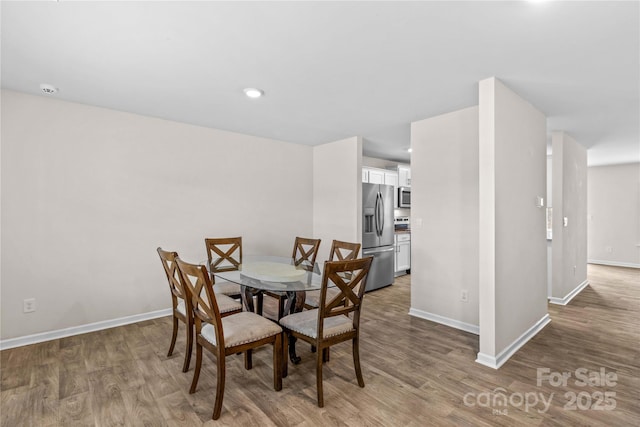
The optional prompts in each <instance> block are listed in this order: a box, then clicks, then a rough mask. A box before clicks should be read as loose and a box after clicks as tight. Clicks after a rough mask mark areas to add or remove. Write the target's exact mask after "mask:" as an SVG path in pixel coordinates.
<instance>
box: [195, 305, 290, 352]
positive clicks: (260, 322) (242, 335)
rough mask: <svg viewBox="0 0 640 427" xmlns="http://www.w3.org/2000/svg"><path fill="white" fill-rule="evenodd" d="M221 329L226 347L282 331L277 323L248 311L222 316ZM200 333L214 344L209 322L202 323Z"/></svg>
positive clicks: (214, 335) (212, 330) (213, 332)
mask: <svg viewBox="0 0 640 427" xmlns="http://www.w3.org/2000/svg"><path fill="white" fill-rule="evenodd" d="M222 330H223V331H224V346H225V347H227V348H228V347H234V346H237V345H240V344H245V343H249V342H254V341H258V340H261V339H263V338H267V337H271V336H273V335H277V334H279V333H281V332H282V328H281V327H280V326H279V325H278V324H277V323H274V322H272V321H271V320H269V319H265V318H264V317H262V316H258V315H257V314H255V313H251V312H248V311H243V312H242V313H238V314H232V315H230V316H227V317H223V318H222ZM201 335H202V337H203V338H204V339H206V340H207V341H209V342H210V343H211V344H213V345H216V334H215V329H214V327H213V325H211V324H209V323H207V324H206V325H204V326H203V327H202V332H201Z"/></svg>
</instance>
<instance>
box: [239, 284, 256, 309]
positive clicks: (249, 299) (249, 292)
mask: <svg viewBox="0 0 640 427" xmlns="http://www.w3.org/2000/svg"><path fill="white" fill-rule="evenodd" d="M241 288H242V289H241V290H242V295H241V296H242V305H244V308H245V311H249V312H251V313H253V288H251V287H249V286H242V287H241Z"/></svg>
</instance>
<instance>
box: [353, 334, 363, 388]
mask: <svg viewBox="0 0 640 427" xmlns="http://www.w3.org/2000/svg"><path fill="white" fill-rule="evenodd" d="M353 365H354V366H355V368H356V377H357V378H358V385H359V386H360V387H364V379H363V378H362V369H361V368H360V344H359V342H358V337H355V338H354V339H353Z"/></svg>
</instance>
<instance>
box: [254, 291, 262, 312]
mask: <svg viewBox="0 0 640 427" xmlns="http://www.w3.org/2000/svg"><path fill="white" fill-rule="evenodd" d="M263 304H264V294H263V293H262V292H258V294H257V295H256V305H257V307H256V314H257V315H259V316H262V307H263Z"/></svg>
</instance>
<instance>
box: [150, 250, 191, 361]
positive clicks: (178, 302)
mask: <svg viewBox="0 0 640 427" xmlns="http://www.w3.org/2000/svg"><path fill="white" fill-rule="evenodd" d="M157 251H158V255H160V261H161V262H162V267H163V268H164V272H165V275H166V276H167V281H168V282H169V290H170V291H171V306H172V311H171V312H172V315H173V333H172V336H171V344H170V345H169V352H168V353H167V357H169V356H171V355H172V354H173V349H174V347H175V345H176V338H177V336H178V321H180V322H182V323H183V324H184V325H185V327H186V334H187V348H186V350H185V353H184V364H183V365H182V372H187V370H189V363H190V361H191V349H192V348H193V315H192V311H191V297H190V295H189V294H188V293H187V292H188V291H187V290H185V289H184V288H183V287H182V282H181V281H180V272H179V271H178V264H177V263H176V258H178V253H177V252H168V251H165V250H163V249H162V248H158V249H157Z"/></svg>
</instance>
